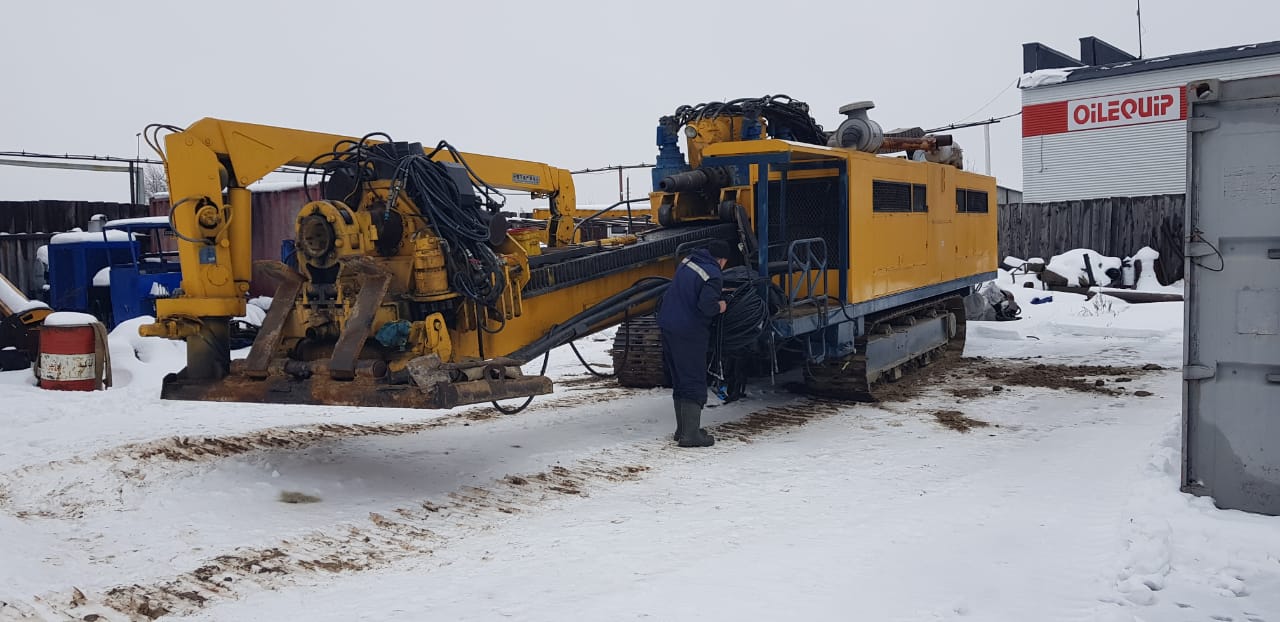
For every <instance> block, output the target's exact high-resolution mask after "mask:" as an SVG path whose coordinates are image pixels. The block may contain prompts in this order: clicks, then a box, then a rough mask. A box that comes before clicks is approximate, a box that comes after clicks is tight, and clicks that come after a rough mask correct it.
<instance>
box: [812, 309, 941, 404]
mask: <svg viewBox="0 0 1280 622" xmlns="http://www.w3.org/2000/svg"><path fill="white" fill-rule="evenodd" d="M934 311H936V312H939V313H946V312H950V313H952V314H953V315H955V317H956V334H955V336H954V337H952V338H951V339H950V340H949V341H948V342H947V343H946V344H945V345H943V346H941V347H938V348H935V349H933V350H930V351H929V352H925V353H924V354H921V355H920V356H917V357H915V358H914V359H912V360H909V361H907V362H905V363H903V364H901V365H899V366H897V367H895V368H893V369H890V370H886V371H885V372H884V373H882V374H881V376H880V377H879V378H877V379H876V380H875V381H874V382H872V381H870V380H869V379H868V377H867V355H866V353H867V340H868V339H869V338H874V337H875V335H877V334H879V329H880V327H882V326H884V325H885V324H886V323H888V322H892V321H893V320H896V319H899V318H902V317H905V316H908V315H915V314H922V313H928V312H934ZM964 342H965V315H964V301H963V299H962V298H960V297H959V296H951V297H944V298H940V299H934V300H930V301H926V302H922V303H918V304H915V305H911V306H907V307H900V308H897V309H892V310H890V311H885V312H883V313H879V314H875V315H873V316H871V317H870V318H868V324H867V330H866V332H865V334H864V335H863V336H862V337H859V338H858V339H857V341H856V342H855V343H854V347H855V349H854V352H855V354H853V355H851V356H848V357H845V358H842V359H839V360H835V361H824V362H823V363H820V364H817V365H809V366H806V368H805V375H804V376H805V386H806V387H807V389H808V390H809V392H811V393H813V394H815V395H821V396H824V397H833V398H839V399H848V400H856V401H860V402H878V401H880V400H879V399H877V397H876V389H877V387H881V386H883V384H884V383H885V382H897V381H898V380H899V379H901V378H902V377H904V376H907V375H908V374H910V373H911V372H912V371H915V370H916V369H918V368H921V367H925V366H927V365H929V364H931V363H934V362H937V361H941V360H944V359H958V358H960V355H961V354H963V353H964Z"/></svg>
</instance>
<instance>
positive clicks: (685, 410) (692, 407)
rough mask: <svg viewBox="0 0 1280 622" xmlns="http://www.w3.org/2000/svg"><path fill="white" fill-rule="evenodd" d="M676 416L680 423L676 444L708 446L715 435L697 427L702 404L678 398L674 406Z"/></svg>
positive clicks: (714, 440)
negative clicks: (678, 400)
mask: <svg viewBox="0 0 1280 622" xmlns="http://www.w3.org/2000/svg"><path fill="white" fill-rule="evenodd" d="M676 418H677V420H678V421H679V424H680V436H679V437H678V438H677V439H676V444H677V445H679V446H681V447H710V446H712V445H715V444H716V439H715V437H713V436H711V435H710V434H707V431H706V430H703V429H702V428H700V427H698V426H699V425H700V422H701V421H702V406H701V405H700V404H698V403H697V402H690V401H688V400H680V402H679V403H678V405H677V406H676Z"/></svg>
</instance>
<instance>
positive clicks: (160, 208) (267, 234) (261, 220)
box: [151, 187, 320, 296]
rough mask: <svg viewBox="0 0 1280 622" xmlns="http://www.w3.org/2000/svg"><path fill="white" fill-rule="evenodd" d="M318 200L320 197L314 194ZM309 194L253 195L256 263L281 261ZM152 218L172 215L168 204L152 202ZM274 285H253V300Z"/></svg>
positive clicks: (296, 191) (299, 189)
mask: <svg viewBox="0 0 1280 622" xmlns="http://www.w3.org/2000/svg"><path fill="white" fill-rule="evenodd" d="M311 193H312V195H313V196H314V197H315V198H319V196H320V193H319V191H318V190H316V189H315V188H312V190H311ZM307 201H308V199H307V193H306V191H305V190H304V189H303V188H302V187H297V188H288V189H283V190H274V191H259V192H254V193H253V260H254V261H258V260H260V259H274V260H276V261H279V260H280V245H281V243H282V242H284V241H285V240H292V239H293V226H294V221H296V220H297V218H298V212H299V211H300V210H301V209H302V206H303V205H306V204H307ZM151 214H152V215H153V216H168V215H169V200H168V199H167V198H157V199H152V201H151ZM274 289H275V288H274V287H273V286H272V285H271V284H268V283H265V282H260V281H254V282H253V283H252V284H251V286H250V288H249V293H251V294H253V295H254V296H270V295H271V294H272V292H273V291H274Z"/></svg>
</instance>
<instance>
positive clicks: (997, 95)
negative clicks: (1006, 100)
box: [956, 78, 1018, 123]
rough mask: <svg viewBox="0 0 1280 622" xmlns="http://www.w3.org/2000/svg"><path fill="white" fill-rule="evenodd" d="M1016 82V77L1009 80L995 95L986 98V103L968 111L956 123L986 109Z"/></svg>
mask: <svg viewBox="0 0 1280 622" xmlns="http://www.w3.org/2000/svg"><path fill="white" fill-rule="evenodd" d="M1017 83H1018V78H1014V79H1013V82H1010V83H1009V84H1008V85H1006V86H1005V87H1004V88H1003V89H1001V90H1000V92H999V93H996V96H995V97H992V98H991V99H989V100H987V103H985V104H983V105H982V106H981V107H980V108H978V109H977V110H974V111H973V112H970V113H969V114H967V115H965V116H963V117H960V120H959V121H957V122H956V123H962V122H964V120H965V119H968V118H969V117H972V116H973V115H975V114H978V113H979V112H982V111H983V110H986V109H987V106H990V105H991V104H993V103H995V101H996V100H997V99H1000V96H1001V95H1004V94H1005V93H1006V92H1008V90H1009V89H1011V88H1013V85H1015V84H1017Z"/></svg>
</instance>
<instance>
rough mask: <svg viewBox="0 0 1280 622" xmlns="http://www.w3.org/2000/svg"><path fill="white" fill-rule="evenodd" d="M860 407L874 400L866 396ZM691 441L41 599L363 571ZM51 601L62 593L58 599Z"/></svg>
mask: <svg viewBox="0 0 1280 622" xmlns="http://www.w3.org/2000/svg"><path fill="white" fill-rule="evenodd" d="M855 407H857V406H856V405H854V404H851V403H842V402H836V401H831V400H822V399H807V398H802V399H798V400H796V401H792V402H787V403H784V404H779V405H773V406H767V407H764V408H761V409H759V410H756V411H754V412H750V413H748V414H746V415H745V416H743V417H742V418H740V419H738V420H735V421H730V422H726V423H722V424H719V425H716V426H711V427H709V428H708V431H710V432H712V433H713V434H715V435H716V437H717V444H716V446H715V447H713V448H711V449H709V450H703V451H699V452H697V453H696V454H695V455H696V456H708V457H711V458H713V459H714V457H715V455H716V454H717V453H723V452H727V451H733V450H735V449H739V448H742V447H745V446H746V445H748V444H750V443H752V442H753V441H755V440H757V439H758V438H759V437H763V436H766V435H769V434H773V433H777V432H782V431H786V430H788V429H792V428H796V427H798V426H803V425H805V424H808V423H811V422H814V421H818V420H821V419H825V418H827V417H831V416H833V415H836V414H838V413H840V412H841V411H842V410H847V409H850V408H855ZM863 408H874V407H872V406H863ZM687 451H688V450H682V449H677V448H676V447H675V446H674V445H673V444H672V443H670V442H669V441H667V440H666V439H663V440H652V441H642V442H640V443H634V444H631V445H628V446H623V447H613V448H609V449H606V450H600V451H598V452H596V453H595V454H593V455H591V456H589V457H586V458H583V459H581V460H578V461H575V462H572V463H569V464H564V465H555V466H552V467H550V468H548V469H546V470H544V471H538V472H534V473H520V474H510V475H506V476H504V477H501V478H498V479H496V480H493V481H490V482H488V483H487V484H485V485H483V486H464V487H461V488H458V489H456V490H454V491H452V492H450V493H448V494H447V495H445V497H444V498H441V499H431V500H423V501H421V502H418V503H416V504H414V505H408V506H402V507H397V508H394V509H391V510H386V511H378V512H371V513H369V516H368V519H367V520H365V521H360V522H357V523H343V524H338V525H334V526H333V527H332V528H330V529H328V530H325V531H322V532H313V533H310V534H306V535H303V536H299V537H295V538H290V539H283V540H280V541H279V542H278V543H276V544H274V545H272V546H267V547H263V548H242V549H237V550H235V551H232V552H229V553H226V554H223V555H218V556H215V557H212V558H209V559H206V560H205V561H203V562H202V563H201V564H200V565H199V566H198V567H196V568H193V569H191V570H188V571H186V572H182V573H180V574H178V575H176V576H173V577H170V578H167V579H163V580H159V581H154V582H148V583H136V584H126V585H119V586H116V587H112V588H110V589H107V590H105V591H102V592H101V593H98V594H90V595H88V596H87V597H86V598H77V599H73V598H71V594H72V589H74V588H68V589H67V590H66V591H65V592H55V593H51V594H45V595H42V596H40V597H38V598H37V599H35V602H40V603H43V604H45V605H46V606H53V607H55V608H54V609H53V610H52V612H53V613H56V614H58V615H67V616H72V617H74V618H77V619H83V618H84V617H85V616H87V615H99V616H104V617H109V618H108V619H113V618H118V617H119V616H120V615H124V616H126V617H127V618H128V619H131V620H153V619H156V618H159V617H163V616H167V615H187V614H191V613H195V612H196V611H199V610H200V609H203V608H205V607H207V606H208V605H210V604H212V603H215V602H219V601H226V600H233V599H237V598H240V597H241V596H244V595H246V594H248V593H250V592H254V591H259V590H263V589H281V588H287V587H288V586H289V585H291V584H293V583H294V582H295V581H297V580H299V579H302V578H304V577H308V576H317V575H319V576H323V575H326V574H335V573H342V572H359V571H363V570H369V569H373V568H379V567H385V566H386V565H388V564H392V563H395V562H397V561H401V560H405V559H408V558H413V557H420V556H426V555H431V554H432V552H433V551H435V550H436V549H437V548H439V547H441V546H447V545H448V544H449V543H450V542H452V541H456V540H458V539H461V538H465V537H466V536H467V535H468V534H470V533H475V532H477V531H482V530H488V529H492V528H494V527H496V526H498V525H500V524H502V523H503V522H505V521H507V520H512V518H513V517H512V515H516V514H520V513H523V512H528V511H533V510H537V509H539V508H540V507H545V506H546V505H547V504H548V503H550V502H552V501H554V500H557V499H576V498H580V497H588V496H590V495H591V493H593V492H596V491H599V490H601V489H603V488H605V487H608V486H613V485H619V484H622V483H625V482H630V481H635V480H638V479H640V478H642V477H644V476H645V475H646V474H647V473H648V472H649V471H650V470H651V469H652V468H654V467H653V465H654V464H662V463H670V462H673V461H678V460H683V459H685V458H686V457H687V456H688V454H684V453H682V452H687ZM54 603H63V604H60V605H56V606H55V605H53V604H54Z"/></svg>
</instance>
